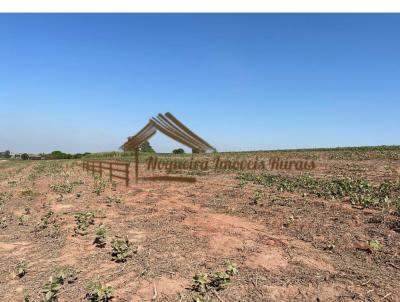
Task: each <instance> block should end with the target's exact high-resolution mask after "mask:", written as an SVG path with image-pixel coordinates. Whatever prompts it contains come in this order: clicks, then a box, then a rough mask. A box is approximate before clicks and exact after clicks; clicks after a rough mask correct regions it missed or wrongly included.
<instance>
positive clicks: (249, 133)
mask: <svg viewBox="0 0 400 302" xmlns="http://www.w3.org/2000/svg"><path fill="white" fill-rule="evenodd" d="M399 32H400V15H394V14H376V15H370V14H359V15H354V14H314V15H313V14H120V15H118V14H91V15H90V14H76V15H73V14H70V15H68V14H53V15H45V14H36V15H33V14H19V15H18V14H14V15H13V14H9V15H7V14H2V15H0V127H1V129H2V130H1V131H0V151H2V150H6V149H9V150H11V151H14V152H50V151H52V150H63V151H66V152H84V151H89V152H96V151H108V150H116V149H117V148H118V147H119V146H120V145H121V144H122V143H123V142H124V141H125V139H126V137H127V136H129V135H133V134H134V133H136V132H137V131H138V130H140V128H141V127H143V126H144V125H145V124H146V123H147V121H148V119H149V118H150V117H151V116H154V115H156V114H157V113H159V112H161V113H164V112H167V111H170V112H172V113H173V114H174V115H175V116H176V117H178V118H179V119H180V120H181V121H183V122H184V123H185V124H187V125H188V126H189V127H190V128H191V129H192V130H193V131H195V132H196V133H197V134H199V135H200V136H202V137H203V138H204V139H206V140H207V141H209V142H210V143H211V144H212V145H214V146H215V147H216V148H217V149H218V150H219V151H228V150H229V151H233V150H260V149H282V148H302V147H330V146H357V145H381V144H400V122H399V113H400V39H399ZM151 143H152V144H153V145H154V147H155V149H156V150H157V151H160V152H168V151H170V150H171V149H173V148H175V147H180V145H179V144H178V143H175V142H174V141H172V140H170V139H169V138H165V137H163V135H162V134H157V135H156V136H155V137H154V138H153V139H152V141H151Z"/></svg>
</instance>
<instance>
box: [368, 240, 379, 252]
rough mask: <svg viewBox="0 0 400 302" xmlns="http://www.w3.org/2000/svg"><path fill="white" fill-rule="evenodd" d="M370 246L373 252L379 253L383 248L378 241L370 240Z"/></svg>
mask: <svg viewBox="0 0 400 302" xmlns="http://www.w3.org/2000/svg"><path fill="white" fill-rule="evenodd" d="M368 245H369V247H370V248H371V250H373V251H379V250H380V249H381V248H382V246H381V244H380V242H379V241H378V240H370V241H369V242H368Z"/></svg>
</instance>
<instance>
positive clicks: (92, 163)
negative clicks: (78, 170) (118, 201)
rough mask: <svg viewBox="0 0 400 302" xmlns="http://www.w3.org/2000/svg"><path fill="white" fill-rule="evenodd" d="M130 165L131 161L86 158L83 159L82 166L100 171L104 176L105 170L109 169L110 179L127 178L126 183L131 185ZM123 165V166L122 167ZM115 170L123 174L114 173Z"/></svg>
mask: <svg viewBox="0 0 400 302" xmlns="http://www.w3.org/2000/svg"><path fill="white" fill-rule="evenodd" d="M129 165H130V163H121V162H114V161H100V160H84V161H82V168H83V170H86V171H88V172H92V173H93V174H94V173H99V174H100V176H101V177H102V176H103V172H105V171H109V173H108V175H109V177H110V181H112V179H113V178H118V179H123V180H125V185H126V186H129ZM121 167H123V168H121ZM113 172H119V173H122V174H123V175H119V174H114V173H113Z"/></svg>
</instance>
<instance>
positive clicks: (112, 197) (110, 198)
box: [106, 196, 121, 206]
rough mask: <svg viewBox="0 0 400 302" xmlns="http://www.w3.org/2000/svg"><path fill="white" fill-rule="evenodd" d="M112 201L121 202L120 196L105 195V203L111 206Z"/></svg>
mask: <svg viewBox="0 0 400 302" xmlns="http://www.w3.org/2000/svg"><path fill="white" fill-rule="evenodd" d="M113 203H121V198H119V197H116V196H107V197H106V204H107V205H108V206H111V205H112V204H113Z"/></svg>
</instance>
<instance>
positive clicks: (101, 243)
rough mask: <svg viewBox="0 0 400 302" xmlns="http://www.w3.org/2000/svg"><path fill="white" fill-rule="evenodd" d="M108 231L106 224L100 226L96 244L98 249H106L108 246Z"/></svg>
mask: <svg viewBox="0 0 400 302" xmlns="http://www.w3.org/2000/svg"><path fill="white" fill-rule="evenodd" d="M107 233H108V229H107V227H106V226H105V225H104V224H100V225H99V227H98V228H97V230H96V238H95V240H94V243H95V244H96V246H97V247H105V246H106V244H107Z"/></svg>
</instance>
